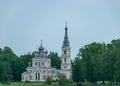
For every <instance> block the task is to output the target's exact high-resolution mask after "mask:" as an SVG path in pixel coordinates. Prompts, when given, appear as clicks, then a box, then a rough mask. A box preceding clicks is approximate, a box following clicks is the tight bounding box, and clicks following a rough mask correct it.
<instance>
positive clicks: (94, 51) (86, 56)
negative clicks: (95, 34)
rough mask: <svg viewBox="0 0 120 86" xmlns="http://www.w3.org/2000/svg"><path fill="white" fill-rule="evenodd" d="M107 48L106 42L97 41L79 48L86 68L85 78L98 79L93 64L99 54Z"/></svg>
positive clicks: (79, 54)
mask: <svg viewBox="0 0 120 86" xmlns="http://www.w3.org/2000/svg"><path fill="white" fill-rule="evenodd" d="M105 49H106V45H105V43H96V42H93V43H91V44H88V45H85V46H84V47H82V48H80V49H79V53H78V55H77V56H78V57H79V58H81V61H82V63H83V64H84V68H85V71H84V72H85V75H84V79H87V80H88V81H96V80H94V77H93V75H94V74H93V70H94V66H96V65H95V64H93V62H94V59H95V58H97V56H98V55H99V54H101V53H102V52H103V51H104V50H105Z"/></svg>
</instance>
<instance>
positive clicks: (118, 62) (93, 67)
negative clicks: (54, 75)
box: [0, 39, 120, 84]
mask: <svg viewBox="0 0 120 86" xmlns="http://www.w3.org/2000/svg"><path fill="white" fill-rule="evenodd" d="M33 56H34V53H28V54H25V55H21V56H17V55H16V54H15V53H14V52H13V51H12V49H11V48H10V47H4V48H3V49H2V48H0V82H7V81H21V73H23V72H24V71H25V70H26V67H27V66H28V65H29V62H30V61H31V60H32V58H33ZM48 56H49V58H51V65H52V67H55V68H57V69H60V65H61V59H60V57H59V56H58V54H57V53H54V52H50V53H49V55H48ZM72 79H73V81H75V82H83V81H89V82H97V81H102V83H105V81H109V82H110V83H115V84H117V83H118V82H120V39H116V40H112V41H111V43H108V44H106V43H96V42H93V43H91V44H87V45H85V46H83V47H82V48H80V49H79V52H78V55H77V56H76V58H75V59H74V60H73V61H72Z"/></svg>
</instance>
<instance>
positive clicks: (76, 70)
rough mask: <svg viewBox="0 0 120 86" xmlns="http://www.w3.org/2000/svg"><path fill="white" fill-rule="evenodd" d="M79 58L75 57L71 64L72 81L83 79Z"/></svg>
mask: <svg viewBox="0 0 120 86" xmlns="http://www.w3.org/2000/svg"><path fill="white" fill-rule="evenodd" d="M81 67H82V66H81V60H80V58H78V57H76V58H75V60H74V62H73V66H72V79H73V81H74V82H76V83H77V85H78V83H79V82H80V81H83V76H82V68H81Z"/></svg>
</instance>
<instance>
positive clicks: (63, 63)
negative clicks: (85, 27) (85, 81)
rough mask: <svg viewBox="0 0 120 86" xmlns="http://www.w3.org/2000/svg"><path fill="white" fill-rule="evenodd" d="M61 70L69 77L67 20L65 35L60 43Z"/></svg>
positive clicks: (69, 48) (69, 50)
mask: <svg viewBox="0 0 120 86" xmlns="http://www.w3.org/2000/svg"><path fill="white" fill-rule="evenodd" d="M61 70H62V71H63V73H65V74H66V75H67V78H68V79H69V78H70V75H71V47H70V42H69V39H68V28H67V22H66V25H65V36H64V40H63V45H62V56H61Z"/></svg>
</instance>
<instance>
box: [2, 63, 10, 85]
mask: <svg viewBox="0 0 120 86" xmlns="http://www.w3.org/2000/svg"><path fill="white" fill-rule="evenodd" d="M11 79H12V69H11V67H10V64H9V63H7V62H1V61H0V82H2V83H4V82H8V81H11Z"/></svg>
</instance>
